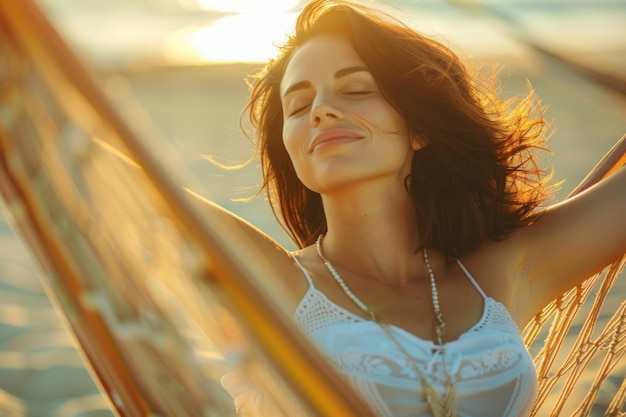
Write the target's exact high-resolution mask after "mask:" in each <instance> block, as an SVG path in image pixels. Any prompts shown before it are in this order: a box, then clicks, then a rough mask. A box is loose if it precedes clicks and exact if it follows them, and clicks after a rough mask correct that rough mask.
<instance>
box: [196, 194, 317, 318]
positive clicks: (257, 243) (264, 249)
mask: <svg viewBox="0 0 626 417" xmlns="http://www.w3.org/2000/svg"><path fill="white" fill-rule="evenodd" d="M189 193H190V194H191V196H192V199H191V201H192V202H193V203H194V205H195V206H196V208H198V209H199V211H200V213H201V214H202V215H203V216H205V218H208V221H209V223H211V222H218V223H219V224H220V226H222V227H223V228H224V229H227V230H228V231H229V233H230V234H231V237H233V238H234V239H235V240H237V242H236V243H237V244H238V245H239V247H240V248H241V249H240V250H239V252H240V253H242V254H243V256H242V262H245V257H249V256H256V257H258V259H257V260H259V261H262V265H263V269H264V270H263V272H262V274H261V275H262V276H264V277H266V278H267V279H268V280H272V281H273V282H262V283H260V284H261V285H262V286H264V287H265V288H269V289H271V290H272V296H276V297H277V301H279V302H280V305H281V306H282V307H285V310H286V311H287V312H293V311H294V310H295V308H296V306H297V303H298V301H299V300H300V299H301V298H302V296H303V295H304V293H305V292H306V289H307V287H308V283H307V281H306V280H305V279H304V277H303V276H302V271H301V270H300V268H299V267H298V266H297V265H296V264H295V262H294V261H293V258H292V257H291V254H290V253H289V252H288V251H287V250H286V249H284V248H283V247H282V246H281V245H279V244H278V243H277V242H276V241H275V240H273V239H272V238H271V237H270V236H268V235H267V234H265V233H263V232H262V231H261V230H259V229H258V228H256V227H255V226H253V225H252V224H250V223H248V222H247V221H245V220H244V219H242V218H240V217H238V216H236V215H235V214H233V213H231V212H230V211H228V210H226V209H224V208H223V207H220V206H219V205H217V204H215V203H213V202H211V201H208V200H206V199H204V198H202V197H201V196H199V195H197V194H195V193H193V192H189ZM244 247H247V248H248V249H249V250H248V251H246V250H244ZM257 263H259V262H257Z"/></svg>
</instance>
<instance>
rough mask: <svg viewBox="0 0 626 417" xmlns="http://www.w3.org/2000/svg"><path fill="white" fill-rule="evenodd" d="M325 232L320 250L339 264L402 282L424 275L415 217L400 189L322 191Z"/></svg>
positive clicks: (380, 277)
mask: <svg viewBox="0 0 626 417" xmlns="http://www.w3.org/2000/svg"><path fill="white" fill-rule="evenodd" d="M323 200H324V210H325V213H326V220H327V223H328V233H327V235H326V238H325V239H324V244H323V246H324V254H325V255H326V257H327V258H328V259H329V260H330V261H331V262H333V264H334V265H335V266H336V267H337V268H340V269H345V270H348V271H350V272H353V273H355V274H358V275H359V276H363V277H366V278H371V279H378V280H381V281H383V282H386V283H390V284H398V285H402V284H405V283H408V282H410V281H412V280H414V279H416V278H417V277H422V276H424V274H425V271H426V269H425V266H424V261H423V257H422V255H421V252H420V251H418V249H419V247H418V246H419V244H418V237H417V220H416V217H415V211H414V208H413V204H412V202H411V199H410V196H409V195H408V193H407V192H406V191H404V190H402V191H401V192H398V190H389V191H385V192H383V195H381V194H380V193H378V194H374V193H372V192H371V189H369V190H368V191H367V193H364V194H363V195H362V196H361V198H355V195H354V194H352V195H345V194H344V195H337V196H329V195H324V197H323Z"/></svg>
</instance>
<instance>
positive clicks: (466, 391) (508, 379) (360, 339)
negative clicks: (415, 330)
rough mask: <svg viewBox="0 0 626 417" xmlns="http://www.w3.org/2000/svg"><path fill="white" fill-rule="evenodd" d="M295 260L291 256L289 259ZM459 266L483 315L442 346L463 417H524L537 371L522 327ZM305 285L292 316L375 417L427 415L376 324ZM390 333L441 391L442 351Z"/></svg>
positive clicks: (410, 373)
mask: <svg viewBox="0 0 626 417" xmlns="http://www.w3.org/2000/svg"><path fill="white" fill-rule="evenodd" d="M294 259H295V258H294ZM457 262H458V264H459V266H460V268H461V269H462V270H463V272H464V273H465V275H466V276H467V277H468V278H469V280H470V281H471V282H472V284H473V285H474V287H475V288H476V290H477V291H478V292H479V293H480V294H481V296H482V297H483V300H484V308H483V314H482V317H481V318H480V320H479V321H478V322H477V323H476V324H475V325H474V326H472V328H470V329H469V330H467V331H466V332H465V333H463V334H462V335H461V336H460V337H459V338H458V339H457V340H454V341H450V342H447V343H446V344H445V360H446V366H447V371H448V373H449V374H450V375H451V376H452V379H453V382H454V384H455V386H456V398H457V407H458V414H459V416H460V417H485V416H489V417H496V416H502V417H505V416H506V417H522V416H523V417H526V416H528V415H529V414H530V411H531V409H532V407H533V404H534V402H535V399H536V396H537V375H536V371H535V367H534V366H533V362H532V359H531V357H530V355H529V353H528V350H527V349H526V346H525V345H524V342H523V340H522V337H521V334H520V331H519V329H518V327H517V325H516V323H515V322H514V321H513V319H512V318H511V315H510V314H509V312H508V311H507V309H506V308H505V307H504V305H503V304H501V303H500V302H498V301H496V300H494V299H493V298H491V297H488V296H487V295H486V294H485V293H484V291H483V290H482V289H481V288H480V286H479V285H478V283H477V282H476V280H475V279H474V278H473V277H472V275H471V274H470V273H469V271H468V270H467V269H466V268H465V266H464V265H463V264H462V263H461V262H460V261H458V260H457ZM296 263H298V266H300V268H301V269H302V271H303V272H304V275H305V276H306V279H307V280H308V282H309V288H308V289H307V292H306V294H305V295H304V297H303V298H302V300H301V301H300V303H299V305H298V307H297V309H296V311H295V313H294V319H295V320H296V322H297V323H298V324H299V326H300V327H302V329H303V330H304V331H305V332H306V333H307V334H308V335H309V336H310V337H311V338H312V340H313V341H314V342H315V343H316V344H317V345H318V346H319V347H320V348H321V350H322V351H323V352H324V353H325V354H326V355H327V356H328V357H329V358H330V359H331V360H332V362H334V364H335V365H336V366H337V368H338V369H339V371H340V372H341V373H343V374H344V375H346V376H347V378H348V380H349V381H350V383H351V384H352V386H353V387H354V388H355V389H356V390H357V392H359V393H360V394H361V395H362V396H363V398H364V400H365V401H366V402H368V403H369V405H370V406H371V407H372V409H373V410H375V411H376V412H377V413H378V414H379V415H380V416H385V417H387V416H389V417H391V416H394V417H400V416H402V417H409V416H410V417H421V416H424V417H426V416H430V415H431V414H430V413H429V409H428V405H427V404H426V403H425V401H424V399H423V395H422V388H421V384H420V382H419V377H418V375H416V373H415V371H414V370H413V367H412V365H411V363H409V362H407V360H406V356H405V355H404V354H403V353H402V352H401V351H399V349H398V347H397V346H396V345H395V344H394V343H393V342H392V341H391V340H390V339H389V337H388V336H387V335H386V334H385V333H384V331H383V330H382V329H381V328H380V326H379V325H378V324H377V323H375V322H372V321H370V320H366V319H364V318H362V317H360V316H357V315H355V314H353V313H351V312H349V311H347V310H345V309H343V308H342V307H340V306H338V305H336V304H334V303H333V302H332V301H330V300H329V299H328V298H327V297H326V296H325V295H324V294H323V293H322V292H321V291H319V290H318V289H317V288H315V286H314V285H313V280H312V279H311V277H310V276H309V274H308V273H307V271H306V270H305V269H304V268H303V267H302V265H301V264H300V263H299V262H298V261H297V259H296ZM391 331H392V332H393V334H394V336H395V337H396V339H397V340H398V342H400V343H401V344H402V346H403V348H404V349H405V350H406V351H407V353H409V354H410V355H411V356H412V357H413V359H414V360H415V362H416V363H417V364H418V366H419V367H420V370H421V371H422V372H423V373H424V374H425V375H426V377H427V378H429V379H430V381H431V383H432V384H433V386H434V387H435V388H436V389H438V390H440V392H443V391H444V389H445V375H444V374H443V370H442V368H443V367H442V364H441V349H440V347H439V346H438V345H437V344H435V343H433V342H432V341H430V340H424V339H420V338H418V337H417V336H414V335H413V334H411V333H409V332H407V331H405V330H403V329H401V328H399V327H396V326H391Z"/></svg>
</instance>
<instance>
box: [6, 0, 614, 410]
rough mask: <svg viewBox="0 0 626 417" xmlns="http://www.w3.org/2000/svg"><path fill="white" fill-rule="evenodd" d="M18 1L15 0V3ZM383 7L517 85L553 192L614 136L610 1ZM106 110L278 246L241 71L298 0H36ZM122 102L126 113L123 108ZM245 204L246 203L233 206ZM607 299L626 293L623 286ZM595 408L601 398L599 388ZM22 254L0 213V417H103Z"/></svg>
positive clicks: (257, 61) (257, 62) (258, 56)
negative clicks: (542, 121) (168, 148)
mask: <svg viewBox="0 0 626 417" xmlns="http://www.w3.org/2000/svg"><path fill="white" fill-rule="evenodd" d="M15 1H19V0H15ZM383 3H384V4H385V5H386V8H387V9H388V10H389V11H390V13H392V14H395V15H397V16H398V17H400V18H401V19H402V20H403V21H405V22H406V23H408V24H410V25H411V26H413V27H415V28H416V29H418V30H420V31H421V32H423V33H425V34H428V35H430V36H433V37H435V38H436V39H438V40H440V41H442V42H444V43H445V44H447V45H448V46H450V47H452V48H453V49H454V50H456V51H457V52H458V53H459V54H460V55H461V56H462V57H463V58H465V59H467V60H468V61H469V62H473V63H477V64H480V65H482V66H483V67H484V68H485V69H489V68H491V66H492V65H496V64H498V65H501V66H502V67H503V70H502V72H501V77H502V85H503V94H505V95H508V96H512V95H516V94H520V93H524V92H525V91H527V89H528V86H527V83H530V84H531V85H532V86H533V87H534V88H535V89H536V91H537V94H538V96H539V97H540V98H541V100H542V102H543V104H544V105H545V106H546V108H547V110H546V118H547V119H548V120H550V121H552V127H553V131H554V133H553V136H552V138H551V140H550V142H549V147H550V149H551V150H552V151H553V155H550V156H546V157H545V158H544V159H542V163H543V164H545V167H546V168H548V169H550V168H554V170H555V180H556V181H564V182H563V185H562V186H561V189H560V191H559V193H558V195H557V200H560V199H563V198H564V197H565V196H566V195H567V193H568V192H569V191H571V190H572V189H573V188H574V187H575V185H576V184H578V182H580V181H581V180H582V179H583V178H584V176H585V175H586V173H587V172H588V171H589V170H590V169H591V168H592V167H593V166H594V165H595V163H596V162H597V161H598V160H599V159H600V158H601V157H602V155H603V154H604V153H605V152H606V151H608V149H609V148H610V147H611V146H612V144H613V143H614V142H615V141H616V140H617V139H618V138H619V137H620V136H621V135H623V134H624V133H625V132H626V89H625V87H624V85H625V84H626V75H624V74H626V30H625V29H624V22H626V2H625V1H624V0H546V1H540V0H536V1H532V0H527V1H526V0H499V1H498V0H482V1H476V2H465V1H458V2H454V1H448V2H446V1H436V0H420V1H413V0H403V1H385V2H383ZM39 4H40V6H41V7H42V8H43V9H44V10H45V12H46V14H47V15H48V17H49V18H50V20H51V21H52V22H53V23H54V25H55V26H56V27H57V29H58V30H59V31H60V32H61V34H62V35H63V36H64V37H65V39H66V40H67V41H68V42H69V43H70V45H72V47H73V48H74V49H75V51H76V52H77V53H78V54H79V55H80V56H82V57H83V58H84V60H85V62H86V64H87V65H88V67H89V68H90V70H91V71H92V73H93V76H94V77H95V78H96V80H97V82H98V83H99V85H100V86H101V88H102V89H103V90H104V91H105V92H106V93H107V95H108V96H109V97H110V98H111V100H112V101H113V102H114V103H116V104H119V109H120V111H125V110H124V109H127V108H129V106H128V104H129V103H131V104H132V106H135V107H139V108H141V109H143V114H141V115H138V114H137V113H128V114H125V117H126V118H128V119H129V120H130V121H131V122H132V119H133V118H135V117H142V118H148V119H149V120H150V121H151V123H152V124H153V125H154V126H155V127H156V129H157V130H158V131H160V132H161V134H162V136H163V137H164V138H165V139H166V140H167V141H168V142H170V143H171V144H173V145H174V147H175V148H176V149H177V150H178V153H179V155H177V156H172V158H177V159H178V161H179V163H180V164H181V169H185V170H188V171H189V172H190V173H191V175H192V176H193V182H194V184H196V187H197V190H198V191H200V192H201V193H202V194H204V195H206V196H207V197H209V198H210V199H211V200H213V201H215V202H217V203H218V204H220V205H222V206H224V207H226V208H228V209H229V210H231V211H233V212H235V213H236V214H238V215H240V216H242V217H243V218H245V219H247V220H248V221H250V222H251V223H253V224H254V225H256V226H257V227H259V228H260V229H262V230H263V231H265V232H266V233H268V234H269V235H271V236H272V237H273V238H275V239H276V240H278V241H279V242H280V243H282V244H284V245H285V246H286V247H287V248H289V249H294V246H293V244H292V243H291V242H290V241H289V240H288V239H287V238H286V236H285V235H284V233H283V232H282V231H281V229H280V228H279V227H278V226H277V224H276V221H275V219H274V217H273V215H272V214H271V212H270V211H269V209H268V206H267V203H266V201H264V197H263V196H258V197H256V198H252V199H250V198H251V197H253V196H254V195H255V193H256V191H257V185H258V184H259V181H260V172H259V167H258V162H257V161H256V160H254V159H253V160H252V161H250V162H249V163H248V165H246V166H245V167H244V168H241V169H238V170H224V169H222V168H219V167H217V166H215V164H212V163H211V162H209V161H208V160H207V159H206V158H205V156H207V155H210V156H211V157H214V158H216V159H217V160H219V161H220V162H223V163H226V164H239V163H242V162H246V161H248V160H249V159H250V158H251V157H252V156H253V148H252V145H251V143H250V141H249V139H248V138H247V137H246V136H245V135H244V134H243V132H242V130H241V128H240V121H239V115H240V111H241V109H242V107H243V106H244V105H245V102H246V97H247V85H246V83H245V78H246V76H247V75H249V74H251V73H254V72H255V71H257V70H258V69H260V68H261V67H262V62H263V61H265V60H267V59H268V58H270V57H272V56H273V55H274V54H275V52H276V47H275V45H276V44H280V43H281V41H282V40H283V39H284V38H285V34H286V33H287V32H288V31H289V30H290V28H291V27H292V25H293V22H294V19H295V16H296V13H297V10H298V9H299V8H300V7H302V4H303V1H300V0H248V1H245V0H39ZM0 42H2V40H1V39H0ZM132 106H130V107H132ZM242 200H249V201H242ZM619 285H620V288H621V289H620V292H619V293H618V294H620V295H619V296H618V297H617V298H615V299H613V301H614V302H618V301H619V300H620V299H623V298H624V295H625V294H626V285H625V284H624V280H623V279H622V280H621V283H620V284H619ZM603 395H604V396H601V397H600V398H599V402H602V401H607V402H608V399H607V398H609V396H610V392H607V393H604V394H603ZM111 415H112V414H111V413H110V412H109V411H108V409H107V405H106V402H105V400H104V399H103V397H102V396H101V395H100V394H99V392H98V390H97V388H96V386H95V384H93V383H92V382H91V378H90V376H89V374H88V372H87V371H86V370H85V368H84V366H83V365H82V362H81V359H80V356H79V353H78V351H77V350H76V348H75V347H74V342H73V340H72V337H71V336H70V334H69V332H68V331H67V330H66V329H65V327H64V324H63V323H62V320H61V319H60V318H59V316H58V315H57V314H56V312H55V310H54V309H53V308H52V306H51V305H50V304H49V302H48V300H47V297H46V294H45V292H44V290H43V288H42V286H41V283H40V282H39V278H38V269H37V267H36V266H35V265H34V264H33V262H32V260H31V257H30V255H29V254H28V251H27V249H25V248H24V247H23V245H22V244H21V242H20V240H19V239H18V238H17V237H16V236H15V235H14V234H13V232H12V230H11V228H10V224H9V220H8V219H7V218H6V217H0V416H1V417H4V416H9V417H23V416H29V417H31V416H32V417H48V416H59V417H61V416H63V417H65V416H74V417H78V416H80V417H104V416H107V417H109V416H111Z"/></svg>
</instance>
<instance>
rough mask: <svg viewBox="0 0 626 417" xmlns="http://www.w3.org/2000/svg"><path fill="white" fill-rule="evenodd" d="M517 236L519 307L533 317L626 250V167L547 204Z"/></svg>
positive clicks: (526, 314)
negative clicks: (550, 204)
mask: <svg viewBox="0 0 626 417" xmlns="http://www.w3.org/2000/svg"><path fill="white" fill-rule="evenodd" d="M516 235H517V236H515V237H514V239H513V241H515V242H516V243H515V244H516V245H519V246H518V247H519V248H521V250H520V252H518V253H521V254H522V255H521V257H520V258H519V259H520V266H521V267H520V272H519V273H518V275H517V276H516V279H517V280H518V282H517V283H516V285H515V288H516V290H517V291H518V292H517V294H518V295H519V296H518V297H517V301H518V303H519V305H518V306H517V307H518V308H517V309H518V310H522V311H523V313H521V314H522V315H523V316H525V318H528V319H529V318H531V317H532V315H534V314H536V313H537V312H538V311H539V310H540V309H541V308H543V307H544V306H545V305H546V304H548V303H549V302H550V301H552V300H553V299H555V298H556V297H558V296H559V295H561V294H563V293H564V292H566V291H567V290H569V289H571V288H573V287H574V286H576V285H578V284H580V283H581V282H582V281H584V280H585V279H586V278H588V277H590V276H591V275H593V274H595V273H597V272H600V271H601V270H602V269H604V268H605V267H606V266H607V265H609V264H610V263H611V262H613V261H615V260H617V259H619V258H620V257H621V256H623V255H624V254H625V253H626V169H625V168H622V169H620V170H619V171H617V172H616V173H614V174H613V175H611V176H610V177H608V178H607V179H605V180H603V181H601V182H600V183H598V184H596V185H595V186H593V187H591V188H589V189H587V190H586V191H584V192H582V193H581V194H579V195H577V196H575V197H572V198H570V199H568V200H566V201H564V202H562V203H559V204H556V205H554V206H551V207H549V208H547V209H546V210H545V212H544V213H542V215H541V216H540V217H539V218H538V220H537V221H536V222H535V223H534V224H532V225H531V226H529V227H527V228H525V229H523V230H520V231H518V232H516ZM516 304H517V303H516Z"/></svg>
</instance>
